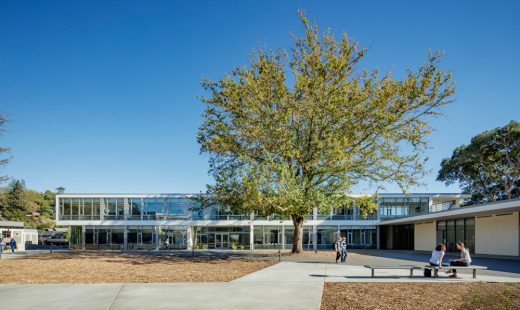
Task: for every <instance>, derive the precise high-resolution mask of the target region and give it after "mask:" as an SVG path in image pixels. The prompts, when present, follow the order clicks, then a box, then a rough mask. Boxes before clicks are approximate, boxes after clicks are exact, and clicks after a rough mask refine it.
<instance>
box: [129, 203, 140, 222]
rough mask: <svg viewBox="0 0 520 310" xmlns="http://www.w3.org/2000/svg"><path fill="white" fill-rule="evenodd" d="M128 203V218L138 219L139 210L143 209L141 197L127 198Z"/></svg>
mask: <svg viewBox="0 0 520 310" xmlns="http://www.w3.org/2000/svg"><path fill="white" fill-rule="evenodd" d="M128 205H129V216H128V219H129V220H140V219H141V212H142V211H143V200H142V199H141V198H130V199H128Z"/></svg>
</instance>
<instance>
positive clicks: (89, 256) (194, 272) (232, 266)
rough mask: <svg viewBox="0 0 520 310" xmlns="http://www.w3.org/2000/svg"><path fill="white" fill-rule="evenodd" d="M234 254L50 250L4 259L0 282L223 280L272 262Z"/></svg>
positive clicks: (0, 263)
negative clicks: (39, 253)
mask: <svg viewBox="0 0 520 310" xmlns="http://www.w3.org/2000/svg"><path fill="white" fill-rule="evenodd" d="M273 264H274V262H272V261H262V260H248V259H238V258H215V257H212V258H209V257H176V256H149V255H132V254H113V253H90V252H86V253H74V252H69V253H53V254H42V255H35V256H29V257H24V258H20V259H8V260H7V259H6V260H1V261H0V270H4V271H8V272H5V273H4V276H2V277H0V283H3V284H7V283H23V284H29V283H167V282H225V281H231V280H234V279H237V278H239V277H242V276H245V275H247V274H249V273H252V272H254V271H257V270H260V269H263V268H265V267H268V266H271V265H273Z"/></svg>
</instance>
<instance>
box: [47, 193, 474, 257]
mask: <svg viewBox="0 0 520 310" xmlns="http://www.w3.org/2000/svg"><path fill="white" fill-rule="evenodd" d="M416 195H417V196H420V195H421V194H416ZM58 199H59V201H58V204H57V208H58V214H59V216H58V220H59V221H93V222H92V223H89V222H84V223H81V224H79V223H78V224H74V222H65V223H63V224H64V225H71V227H73V230H71V232H73V233H74V234H73V236H71V244H73V245H79V244H83V245H84V246H85V247H87V248H99V249H102V248H107V249H120V248H121V247H124V248H125V249H130V250H139V249H158V248H160V247H161V245H162V244H163V243H164V242H165V240H168V243H169V245H170V248H174V249H186V248H188V247H189V245H190V244H193V245H194V246H195V247H196V248H201V249H202V248H204V249H250V248H251V246H253V247H254V248H255V249H278V248H283V249H290V248H291V247H292V244H293V242H294V241H293V238H294V227H293V226H292V225H291V221H290V218H289V217H288V216H280V215H276V214H271V215H267V216H266V215H262V214H254V213H251V212H249V211H247V210H243V211H240V210H231V209H230V208H225V207H220V206H213V207H210V208H207V209H201V208H200V205H199V204H198V203H197V202H196V201H195V200H193V199H191V198H190V196H187V195H173V194H172V195H142V196H141V195H126V196H125V195H121V196H119V195H117V196H116V195H114V196H112V195H103V196H101V197H95V196H94V195H85V197H76V196H73V195H70V196H69V195H63V196H61V197H60V196H58ZM453 203H454V202H451V201H450V202H448V203H446V205H452V204H453ZM436 208H437V207H435V208H432V207H431V206H430V198H428V197H424V196H423V197H414V196H413V195H412V196H406V197H405V196H402V197H398V196H396V195H393V194H389V195H387V196H383V197H382V198H378V209H377V211H375V212H374V214H371V215H368V216H361V214H360V210H359V208H357V207H356V206H355V205H352V206H349V207H339V208H336V207H331V208H330V209H329V210H326V209H325V210H319V212H318V214H317V217H316V218H314V216H313V214H312V213H311V214H309V215H308V216H307V217H305V222H304V227H303V235H302V239H303V247H304V249H306V250H313V249H315V248H316V249H324V250H325V249H332V247H333V244H334V242H335V239H336V238H337V236H343V237H345V238H346V239H347V246H348V248H359V249H372V248H377V237H378V236H377V229H376V226H375V225H376V224H377V222H375V221H376V220H378V219H383V220H384V219H391V218H396V217H404V216H413V215H419V214H426V213H428V212H432V211H434V210H437V209H436ZM370 220H373V221H374V222H370ZM95 221H98V222H95ZM99 221H102V222H99ZM111 221H113V222H111ZM152 221H155V222H152ZM191 221H193V222H191ZM198 221H204V222H198ZM213 221H215V222H213ZM217 221H229V223H222V222H217ZM333 221H335V222H333ZM363 221H365V222H363ZM80 225H84V226H80ZM223 225H226V226H223ZM251 229H252V230H253V231H250V230H251ZM395 229H396V230H392V234H388V238H389V240H388V242H387V241H386V240H385V241H384V242H385V243H389V244H390V243H393V244H394V248H402V249H409V248H410V246H412V247H413V227H412V226H406V225H401V226H398V227H397V228H395ZM474 231H475V227H474V220H473V219H460V220H454V221H444V222H439V223H438V225H437V234H438V236H437V237H438V238H437V239H439V240H445V241H446V244H447V246H448V249H453V248H454V246H455V242H456V241H464V242H465V243H466V244H467V245H468V247H469V248H470V249H472V247H474V242H475V241H474V235H475V232H474ZM251 235H252V237H251ZM462 236H463V237H462ZM314 243H315V244H314Z"/></svg>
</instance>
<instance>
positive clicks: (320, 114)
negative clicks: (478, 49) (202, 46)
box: [198, 12, 454, 252]
mask: <svg viewBox="0 0 520 310" xmlns="http://www.w3.org/2000/svg"><path fill="white" fill-rule="evenodd" d="M299 17H300V20H301V21H302V24H303V26H304V30H305V33H304V35H303V36H301V37H295V46H294V48H293V49H292V51H291V53H290V55H289V54H287V53H285V52H284V51H280V50H277V51H272V50H271V51H265V50H259V51H257V53H256V54H255V56H253V57H252V59H251V63H250V65H249V66H247V67H239V68H235V69H234V70H233V71H232V72H231V74H229V75H227V76H225V77H224V78H222V79H221V80H218V81H211V80H206V81H204V83H203V86H204V88H205V89H206V90H207V91H208V92H209V93H210V96H208V97H205V98H203V102H204V103H205V104H206V110H205V112H204V116H203V121H202V123H201V125H200V129H199V134H198V142H199V143H200V145H201V151H202V152H204V153H208V154H209V155H210V161H209V163H210V172H211V173H212V174H213V176H214V178H215V181H216V182H215V185H212V186H208V192H209V193H210V195H211V196H212V197H215V199H216V200H217V201H218V203H220V204H223V205H228V206H232V207H237V208H245V209H249V210H254V211H257V212H259V213H264V214H272V213H276V214H280V215H288V216H290V217H291V218H292V220H293V223H294V225H295V238H294V240H295V242H294V248H293V252H299V251H301V249H302V244H301V241H302V239H301V232H302V225H303V220H304V218H305V216H306V215H307V214H309V213H310V212H311V211H312V208H314V207H317V208H320V209H323V208H330V206H335V205H342V204H344V203H345V200H346V199H347V196H348V195H347V194H348V192H349V190H350V189H351V188H352V186H353V185H354V184H356V183H357V182H359V181H362V180H364V181H370V182H373V183H381V182H390V181H393V182H397V183H398V184H399V185H400V186H401V188H403V190H404V189H406V188H407V187H408V186H411V185H416V184H417V179H418V178H419V177H420V176H422V175H423V164H424V160H425V159H424V158H423V154H424V150H425V148H426V146H427V141H426V140H425V137H426V136H427V135H428V134H429V133H430V132H431V127H430V125H429V122H428V117H430V116H433V115H437V114H439V107H441V106H443V105H445V104H448V103H449V102H450V100H449V98H450V96H451V95H452V94H453V93H454V86H453V82H452V79H451V74H450V73H445V72H444V71H442V70H440V69H439V68H438V66H437V63H438V61H439V55H438V54H430V55H429V57H428V59H427V61H426V63H425V64H424V65H423V66H421V67H420V68H419V69H418V70H417V71H416V72H414V71H412V70H408V71H407V75H406V77H405V78H404V79H403V80H398V79H395V78H394V77H392V75H391V74H385V75H383V76H380V74H379V73H378V72H377V71H376V70H374V71H372V72H358V71H357V70H356V68H357V66H358V64H359V62H360V60H361V59H362V58H363V57H364V56H365V52H366V49H360V48H358V46H357V44H356V43H355V42H353V41H352V40H350V39H349V38H348V37H347V35H346V34H343V36H342V37H341V38H339V39H338V38H336V37H335V36H334V35H333V34H332V32H330V31H327V32H324V33H320V32H319V29H318V26H317V25H312V24H311V23H310V22H309V21H308V20H307V18H306V17H305V16H304V15H303V14H302V13H301V12H299ZM289 74H290V75H289ZM289 81H292V82H293V83H292V85H291V86H289V83H288V82H289ZM299 234H300V235H299Z"/></svg>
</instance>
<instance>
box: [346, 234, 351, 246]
mask: <svg viewBox="0 0 520 310" xmlns="http://www.w3.org/2000/svg"><path fill="white" fill-rule="evenodd" d="M347 245H352V232H351V231H349V232H348V233H347Z"/></svg>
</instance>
